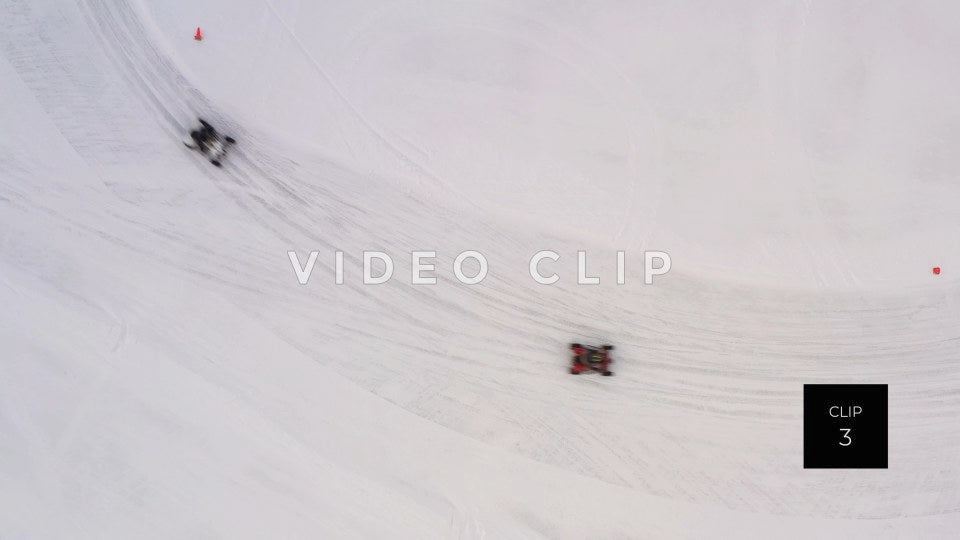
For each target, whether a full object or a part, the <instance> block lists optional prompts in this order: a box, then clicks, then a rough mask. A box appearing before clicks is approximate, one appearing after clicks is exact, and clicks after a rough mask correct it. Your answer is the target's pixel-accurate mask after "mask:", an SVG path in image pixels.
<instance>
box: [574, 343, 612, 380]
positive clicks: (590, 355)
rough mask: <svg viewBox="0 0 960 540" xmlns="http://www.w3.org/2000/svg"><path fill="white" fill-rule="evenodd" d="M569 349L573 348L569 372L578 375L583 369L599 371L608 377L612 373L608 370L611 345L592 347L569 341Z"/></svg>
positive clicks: (610, 360) (610, 359) (610, 361)
mask: <svg viewBox="0 0 960 540" xmlns="http://www.w3.org/2000/svg"><path fill="white" fill-rule="evenodd" d="M570 349H571V350H573V359H572V363H571V365H570V373H572V374H573V375H579V374H581V373H583V372H584V371H599V372H600V373H602V374H603V375H606V376H608V377H609V376H610V375H613V372H612V371H610V364H612V363H613V358H610V351H612V350H613V345H603V346H600V347H593V346H591V345H581V344H579V343H571V344H570Z"/></svg>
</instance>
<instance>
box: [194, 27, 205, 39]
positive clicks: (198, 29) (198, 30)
mask: <svg viewBox="0 0 960 540" xmlns="http://www.w3.org/2000/svg"><path fill="white" fill-rule="evenodd" d="M193 39H195V40H197V41H202V40H203V34H201V33H200V27H199V26H198V27H197V35H195V36H193Z"/></svg>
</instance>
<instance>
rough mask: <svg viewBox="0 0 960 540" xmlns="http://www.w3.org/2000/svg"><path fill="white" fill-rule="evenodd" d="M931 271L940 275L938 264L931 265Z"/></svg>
mask: <svg viewBox="0 0 960 540" xmlns="http://www.w3.org/2000/svg"><path fill="white" fill-rule="evenodd" d="M933 273H934V274H936V275H938V276H939V275H940V267H939V266H934V267H933Z"/></svg>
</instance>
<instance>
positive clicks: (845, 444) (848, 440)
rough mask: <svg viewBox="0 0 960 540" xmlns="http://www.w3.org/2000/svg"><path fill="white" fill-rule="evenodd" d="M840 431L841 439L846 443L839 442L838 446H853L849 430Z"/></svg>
mask: <svg viewBox="0 0 960 540" xmlns="http://www.w3.org/2000/svg"><path fill="white" fill-rule="evenodd" d="M840 431H842V432H843V438H844V439H846V440H847V442H843V441H840V446H850V445H851V444H853V439H851V438H850V430H849V429H840Z"/></svg>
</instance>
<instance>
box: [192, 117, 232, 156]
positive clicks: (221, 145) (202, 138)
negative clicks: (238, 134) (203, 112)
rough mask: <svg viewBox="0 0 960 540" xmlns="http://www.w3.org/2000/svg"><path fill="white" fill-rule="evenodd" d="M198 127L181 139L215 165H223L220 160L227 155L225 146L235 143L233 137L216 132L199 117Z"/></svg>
mask: <svg viewBox="0 0 960 540" xmlns="http://www.w3.org/2000/svg"><path fill="white" fill-rule="evenodd" d="M199 121H200V128H199V129H195V130H193V131H191V132H190V137H189V138H188V139H186V140H185V141H183V144H185V145H187V147H188V148H193V149H194V150H198V151H199V152H200V153H201V154H203V155H204V156H206V157H207V159H209V160H210V163H213V164H214V165H216V166H217V167H220V166H221V165H223V164H222V163H221V160H223V158H224V156H226V155H227V148H229V147H230V146H231V145H233V144H234V143H236V142H237V141H235V140H234V139H233V137H225V136H223V135H221V134H220V133H218V132H217V130H216V129H214V128H213V126H211V125H210V124H209V123H208V122H207V121H206V120H204V119H202V118H200V119H199Z"/></svg>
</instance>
